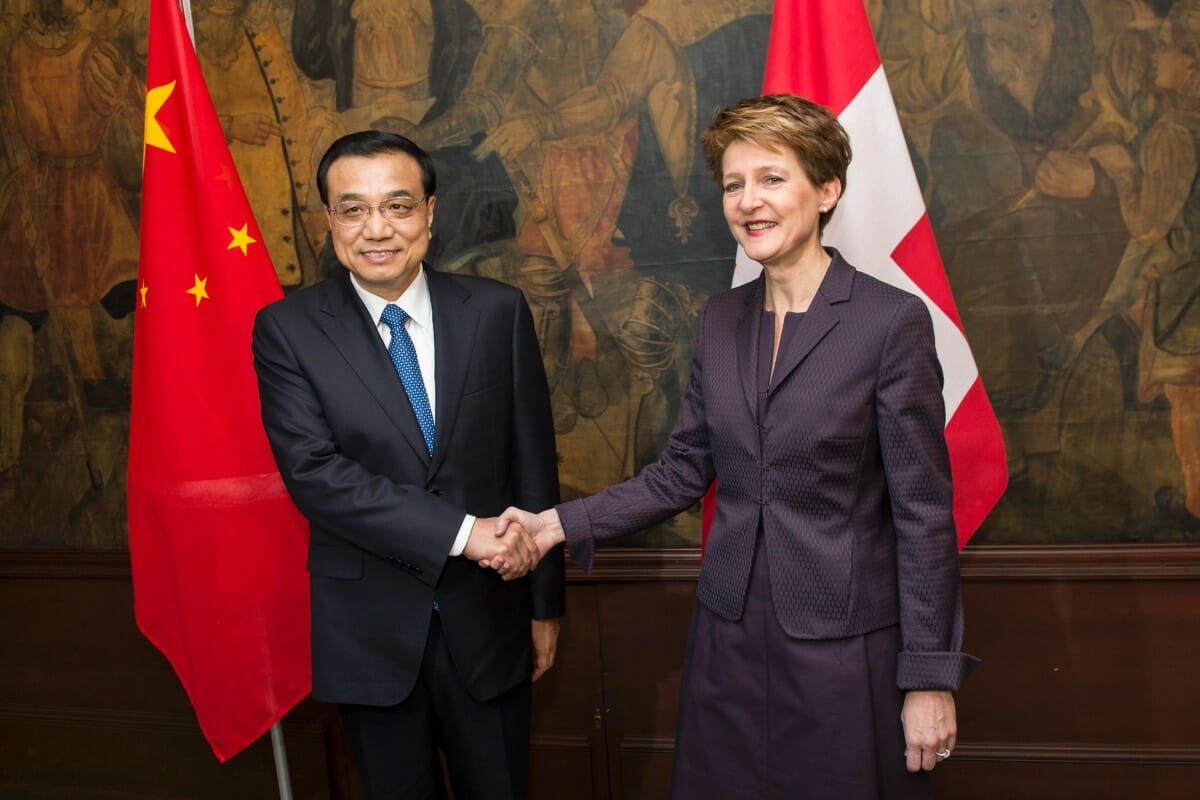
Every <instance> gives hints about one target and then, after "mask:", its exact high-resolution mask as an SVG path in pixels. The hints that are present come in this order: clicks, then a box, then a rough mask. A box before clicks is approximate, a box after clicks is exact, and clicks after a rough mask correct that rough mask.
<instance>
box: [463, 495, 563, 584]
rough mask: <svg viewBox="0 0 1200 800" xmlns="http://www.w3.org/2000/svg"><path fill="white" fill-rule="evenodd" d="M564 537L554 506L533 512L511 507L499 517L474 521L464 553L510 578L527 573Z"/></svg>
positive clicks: (507, 578)
mask: <svg viewBox="0 0 1200 800" xmlns="http://www.w3.org/2000/svg"><path fill="white" fill-rule="evenodd" d="M564 538H565V537H564V535H563V529H562V524H561V523H560V522H559V519H558V512H557V511H555V510H554V509H553V508H550V509H547V510H545V511H543V512H542V513H540V514H531V513H530V512H528V511H522V510H521V509H519V508H513V507H509V508H507V509H505V511H504V513H503V514H501V515H500V516H498V517H480V518H478V519H476V520H475V524H474V525H473V526H472V527H471V533H470V535H469V536H468V537H467V545H466V547H465V548H463V555H464V556H466V557H467V558H469V559H471V560H472V561H475V562H478V564H479V566H481V567H484V568H486V569H494V570H496V572H498V573H500V575H501V577H503V578H504V580H506V581H511V580H514V579H516V578H520V577H522V576H523V575H526V574H528V573H529V572H530V571H531V570H532V569H533V568H534V567H536V566H537V565H538V562H539V561H541V560H542V557H543V556H545V555H546V553H548V552H549V551H550V548H552V547H554V546H555V545H558V544H560V543H562V542H563V541H564Z"/></svg>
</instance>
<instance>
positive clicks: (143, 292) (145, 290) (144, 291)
mask: <svg viewBox="0 0 1200 800" xmlns="http://www.w3.org/2000/svg"><path fill="white" fill-rule="evenodd" d="M138 293H139V294H140V295H141V296H142V308H145V307H146V295H147V294H149V293H150V287H149V286H147V285H146V282H145V281H143V282H142V288H140V289H138Z"/></svg>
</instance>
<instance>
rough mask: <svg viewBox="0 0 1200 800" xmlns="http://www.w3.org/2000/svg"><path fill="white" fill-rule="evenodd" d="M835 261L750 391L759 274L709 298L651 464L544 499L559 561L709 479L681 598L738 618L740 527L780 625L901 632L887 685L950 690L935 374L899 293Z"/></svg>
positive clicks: (951, 602)
mask: <svg viewBox="0 0 1200 800" xmlns="http://www.w3.org/2000/svg"><path fill="white" fill-rule="evenodd" d="M829 253H830V255H832V256H833V263H832V264H830V266H829V271H828V273H827V274H826V276H825V279H824V280H823V281H822V283H821V287H820V289H819V290H818V292H817V294H816V297H814V298H813V301H812V304H811V305H810V307H809V310H808V312H807V314H806V315H805V318H804V319H803V321H802V323H801V325H800V326H799V329H798V330H797V331H796V332H795V335H794V336H793V337H792V339H791V341H790V342H788V343H787V347H786V349H785V350H784V351H782V352H780V353H779V354H778V355H777V356H776V363H775V373H774V379H773V382H772V387H771V390H770V392H769V394H768V396H767V400H766V402H765V404H764V408H763V410H762V413H761V414H760V409H759V404H758V399H757V396H756V372H757V365H758V356H759V354H758V347H759V345H758V343H759V326H760V321H761V318H762V313H761V310H762V305H763V291H764V280H763V278H761V277H760V278H759V279H758V280H756V281H753V282H751V283H748V284H746V285H744V286H741V287H738V288H736V289H732V290H730V291H727V292H722V293H721V294H718V295H715V296H713V297H712V298H711V299H710V300H709V301H708V303H707V304H706V305H705V308H704V311H703V312H702V313H701V316H700V320H699V330H698V332H697V335H696V346H695V350H694V356H693V364H692V375H691V379H690V381H689V383H688V387H687V391H686V394H685V396H684V399H683V405H682V409H681V412H680V418H679V422H678V424H677V425H676V427H675V430H674V431H673V432H672V434H671V438H670V441H669V442H668V444H667V448H666V450H665V451H664V453H663V455H662V457H661V459H660V460H659V461H658V462H657V463H655V464H652V465H650V466H647V467H646V468H645V469H643V470H642V471H641V473H639V474H638V476H637V477H635V478H632V479H630V480H628V481H625V482H624V483H620V484H617V485H615V486H610V487H609V488H608V489H605V490H604V491H602V492H600V493H599V494H596V495H594V496H592V497H588V498H584V499H582V500H576V501H573V502H570V503H565V504H563V505H560V506H558V512H559V516H560V517H561V519H562V524H563V528H564V531H565V533H566V539H567V547H568V549H569V551H570V553H571V557H572V558H574V560H575V561H576V562H577V563H578V564H579V565H580V566H581V567H582V568H583V569H584V570H590V569H591V565H592V558H593V555H594V546H595V544H596V543H597V542H605V541H608V540H611V539H615V538H617V537H620V536H624V535H626V534H630V533H633V532H635V531H638V530H641V529H643V528H646V527H648V526H650V525H653V524H655V523H658V522H661V521H663V520H665V519H667V518H669V517H671V516H673V515H675V514H677V513H679V512H680V511H683V510H684V509H686V508H689V507H690V506H692V505H693V504H694V503H695V502H696V501H697V500H698V499H699V498H700V497H701V496H702V495H703V494H704V492H705V490H706V489H707V488H708V486H709V484H710V483H711V482H712V481H713V480H714V479H715V480H716V481H717V509H716V514H715V516H714V518H713V524H712V529H711V531H710V533H709V538H708V544H707V549H706V554H705V559H704V565H703V568H702V570H701V573H700V583H699V586H698V587H697V592H696V597H697V600H699V602H701V603H703V604H704V605H705V606H706V607H707V608H708V609H710V610H711V611H712V612H713V613H714V614H717V615H719V616H721V617H723V618H725V619H729V620H737V619H740V618H741V615H742V605H743V601H744V598H745V595H746V585H747V581H748V579H749V575H750V563H751V559H752V557H753V554H754V543H755V536H756V533H757V531H758V530H759V528H760V527H761V529H762V532H763V536H764V537H765V544H766V552H767V553H768V560H769V565H770V567H769V569H770V580H771V596H772V599H773V601H774V606H775V612H776V614H777V616H778V618H779V622H780V625H781V626H782V627H783V629H784V630H785V631H787V633H788V634H790V635H791V636H794V637H797V638H801V639H835V638H841V637H846V636H856V635H859V634H863V633H868V632H870V631H874V630H878V629H880V628H884V627H887V626H890V625H895V624H899V625H900V630H901V637H902V640H903V643H904V650H903V652H902V653H901V654H900V657H899V666H898V674H897V684H898V686H899V688H901V689H904V690H908V689H957V688H958V686H959V684H960V683H961V681H962V680H963V679H964V678H965V677H966V675H967V674H968V673H969V672H970V670H971V669H972V668H973V667H974V665H975V664H976V663H977V659H975V658H974V657H972V656H969V655H967V654H965V653H963V652H961V645H962V629H963V625H962V598H961V594H960V587H959V572H958V550H957V541H956V538H955V528H954V518H953V513H952V509H953V503H952V499H953V496H952V492H953V489H952V483H951V478H950V461H949V457H948V455H947V452H946V440H945V433H944V425H945V406H944V402H943V400H942V392H941V390H942V373H941V368H940V366H939V364H938V360H937V353H936V351H935V349H934V339H933V324H932V322H931V320H930V316H929V312H928V310H927V309H926V308H925V304H924V303H923V302H922V301H921V300H920V299H919V298H917V297H915V296H914V295H911V294H909V293H907V292H905V291H903V290H901V289H898V288H896V287H894V286H891V285H889V284H886V283H883V282H882V281H879V280H877V279H875V278H872V277H871V276H869V275H866V274H865V273H862V272H859V271H857V270H855V269H854V267H852V266H851V265H850V264H848V263H847V262H846V261H845V259H843V258H842V257H841V255H840V254H839V253H838V252H837V251H836V250H833V249H832V248H830V249H829Z"/></svg>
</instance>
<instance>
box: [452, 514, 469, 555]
mask: <svg viewBox="0 0 1200 800" xmlns="http://www.w3.org/2000/svg"><path fill="white" fill-rule="evenodd" d="M474 524H475V515H474V514H467V515H466V516H465V517H463V521H462V525H459V526H458V536H455V537H454V546H453V547H451V548H450V555H451V556H461V555H462V554H463V550H466V549H467V539H469V538H470V537H471V526H472V525H474Z"/></svg>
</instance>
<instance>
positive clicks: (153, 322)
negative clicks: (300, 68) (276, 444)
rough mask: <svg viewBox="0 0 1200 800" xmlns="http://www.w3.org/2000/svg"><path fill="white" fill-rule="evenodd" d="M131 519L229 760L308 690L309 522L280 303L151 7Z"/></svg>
mask: <svg viewBox="0 0 1200 800" xmlns="http://www.w3.org/2000/svg"><path fill="white" fill-rule="evenodd" d="M146 85H147V93H146V120H145V145H144V150H143V181H142V217H141V233H140V238H141V252H140V258H139V263H138V285H137V296H136V302H137V312H136V316H135V326H134V354H133V399H132V408H131V414H130V433H129V473H128V497H127V499H128V512H129V550H130V559H131V562H132V572H133V588H134V612H135V615H136V617H137V623H138V627H139V628H140V629H141V630H142V633H143V634H145V636H146V638H148V639H149V640H150V641H151V642H152V643H153V644H154V646H155V647H157V648H158V649H159V650H161V651H162V652H163V654H164V655H165V656H166V657H167V659H168V661H170V663H171V665H172V667H174V669H175V672H176V674H178V676H179V679H180V681H181V682H182V684H183V687H184V690H185V691H186V692H187V695H188V697H189V699H190V700H191V703H192V706H193V707H194V708H195V711H196V717H197V719H198V721H199V724H200V728H201V730H202V732H203V733H204V736H205V738H206V739H207V740H208V742H209V744H210V745H211V747H212V749H213V752H214V753H215V754H216V756H217V758H218V759H219V760H221V761H225V760H227V759H228V758H230V757H231V756H233V755H235V754H236V753H238V752H239V751H241V750H242V749H243V748H245V747H246V746H247V745H249V744H250V743H251V742H253V741H254V740H255V739H257V738H258V737H259V736H261V735H262V734H263V733H264V732H265V731H266V730H267V729H268V728H270V727H271V725H273V724H274V723H275V722H277V721H278V720H279V719H281V718H282V717H283V715H284V714H286V713H287V712H288V710H290V709H291V708H292V707H293V706H294V705H295V704H296V703H297V702H299V701H300V700H301V699H302V698H304V696H305V695H307V694H308V692H309V690H310V686H311V662H310V654H309V607H308V583H307V573H306V571H305V558H306V553H307V547H308V524H307V522H306V521H305V519H304V518H303V517H302V516H301V515H300V513H299V512H298V511H297V510H296V508H295V506H294V505H293V504H292V502H291V499H290V498H289V497H288V494H287V492H286V490H285V488H284V486H283V482H282V479H281V478H280V475H279V472H278V469H277V468H276V466H275V462H274V459H273V458H272V455H271V451H270V448H269V446H268V444H267V438H266V434H265V433H264V432H263V428H262V422H261V419H260V416H259V404H258V388H257V383H256V381H255V377H254V369H253V362H252V357H251V352H250V332H251V328H252V326H253V322H254V314H255V312H256V311H257V310H258V309H259V308H261V307H262V306H263V305H265V304H266V303H268V302H270V301H272V300H274V299H276V298H278V297H280V296H281V295H282V291H281V289H280V286H279V281H278V279H277V278H276V276H275V271H274V269H273V268H272V266H271V261H270V258H269V256H268V255H267V252H266V249H265V247H264V245H263V244H262V234H261V233H260V232H259V228H258V225H257V223H256V222H255V219H254V216H253V214H252V212H251V209H250V204H249V202H248V201H247V199H246V194H245V192H244V191H243V189H242V184H241V182H240V180H239V179H238V175H237V171H236V169H235V167H234V164H233V159H232V157H231V156H230V154H229V148H228V146H227V145H226V143H225V138H224V135H223V133H222V131H221V126H220V123H219V121H218V119H217V114H216V110H215V109H214V107H213V104H212V100H211V98H210V96H209V94H208V90H207V88H206V86H205V84H204V79H203V77H202V75H201V71H200V66H199V63H198V62H197V60H196V54H195V50H194V48H193V46H192V43H191V40H190V39H189V37H188V32H187V27H186V25H185V22H184V18H183V14H182V12H181V10H180V8H179V6H178V4H177V3H176V1H175V0H151V11H150V34H149V55H148V63H147V68H146Z"/></svg>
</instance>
